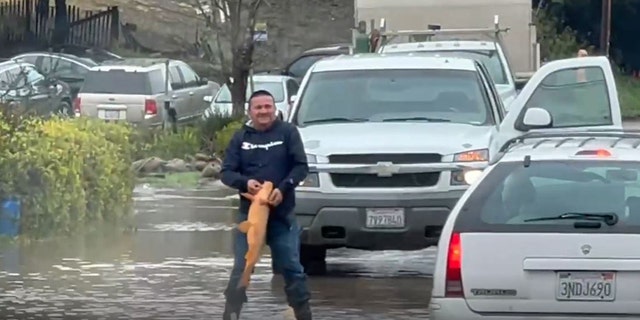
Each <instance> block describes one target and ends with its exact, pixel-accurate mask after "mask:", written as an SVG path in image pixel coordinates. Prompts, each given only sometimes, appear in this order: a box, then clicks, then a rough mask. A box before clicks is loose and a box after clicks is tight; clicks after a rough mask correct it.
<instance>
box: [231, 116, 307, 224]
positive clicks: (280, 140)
mask: <svg viewBox="0 0 640 320" xmlns="http://www.w3.org/2000/svg"><path fill="white" fill-rule="evenodd" d="M308 172H309V166H308V164H307V155H306V153H305V151H304V145H303V144H302V138H301V137H300V133H299V132H298V129H297V128H296V127H295V126H293V125H292V124H290V123H287V122H283V121H280V120H276V122H275V123H274V124H273V126H271V128H269V129H268V130H266V131H258V130H256V129H254V128H253V127H251V126H249V125H245V126H244V127H243V128H242V129H240V130H238V131H237V132H236V133H235V134H234V135H233V137H232V138H231V141H230V142H229V145H228V146H227V149H226V151H225V158H224V162H223V163H222V183H224V184H225V185H227V186H230V187H232V188H235V189H237V190H239V191H240V192H247V181H249V179H255V180H257V181H259V182H261V183H262V182H264V181H271V182H273V184H274V186H275V187H276V188H278V189H280V191H281V192H282V198H283V199H282V203H280V205H278V206H277V207H276V208H275V209H274V210H273V211H272V212H271V214H272V216H275V217H278V218H283V219H285V220H286V218H287V215H289V214H291V213H293V208H294V207H295V204H296V200H295V192H294V189H295V187H296V186H297V185H298V184H299V183H300V182H301V181H302V180H304V179H305V178H306V177H307V173H308ZM240 198H241V200H240V212H243V213H245V214H246V213H248V212H249V205H250V204H251V203H250V201H249V200H247V199H245V198H244V197H242V196H241V197H240Z"/></svg>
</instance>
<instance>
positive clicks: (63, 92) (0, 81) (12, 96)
mask: <svg viewBox="0 0 640 320" xmlns="http://www.w3.org/2000/svg"><path fill="white" fill-rule="evenodd" d="M0 102H2V103H4V104H7V105H11V106H12V107H20V110H22V111H24V112H33V113H35V114H36V115H40V116H44V117H48V116H50V115H52V114H58V115H62V116H71V117H72V116H73V115H74V113H73V109H72V108H71V90H70V88H69V85H67V84H66V83H64V82H62V81H59V80H55V79H51V78H46V77H45V76H44V75H42V74H41V73H39V72H38V70H37V69H36V68H35V66H34V65H32V64H29V63H25V62H20V61H13V60H9V61H5V62H2V63H0Z"/></svg>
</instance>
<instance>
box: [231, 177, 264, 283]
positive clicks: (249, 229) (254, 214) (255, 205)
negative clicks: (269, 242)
mask: <svg viewBox="0 0 640 320" xmlns="http://www.w3.org/2000/svg"><path fill="white" fill-rule="evenodd" d="M272 191H273V183H272V182H270V181H266V182H264V183H263V184H262V188H261V189H260V191H258V193H256V194H255V195H252V194H250V193H242V194H241V195H242V196H243V197H245V198H247V199H248V200H250V201H251V206H249V215H248V216H247V220H246V221H243V222H241V223H240V224H238V230H239V231H240V232H242V233H245V234H247V244H248V250H247V254H246V255H245V256H244V258H245V266H244V271H243V272H242V276H241V277H240V282H239V283H238V288H247V287H249V282H250V281H251V274H253V271H254V269H255V267H256V264H258V261H260V255H261V254H262V249H263V248H264V246H265V242H266V239H267V222H268V221H269V213H270V211H271V207H270V203H269V195H271V192H272Z"/></svg>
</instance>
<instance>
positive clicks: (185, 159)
mask: <svg viewBox="0 0 640 320" xmlns="http://www.w3.org/2000/svg"><path fill="white" fill-rule="evenodd" d="M184 161H186V162H188V163H194V162H195V161H196V158H195V157H194V156H192V155H186V156H185V157H184Z"/></svg>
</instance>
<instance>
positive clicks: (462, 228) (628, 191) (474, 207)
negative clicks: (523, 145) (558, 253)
mask: <svg viewBox="0 0 640 320" xmlns="http://www.w3.org/2000/svg"><path fill="white" fill-rule="evenodd" d="M639 173H640V163H638V162H622V161H590V160H589V161H585V160H570V161H538V162H531V163H530V165H529V166H525V165H524V164H523V163H522V162H511V163H507V162H505V163H500V164H498V165H497V166H496V167H495V168H494V169H493V170H492V171H491V172H490V173H489V174H488V175H487V176H486V177H485V179H483V180H482V181H481V182H479V185H478V187H477V188H476V189H475V191H474V192H473V194H471V195H470V197H469V199H468V200H467V201H466V202H465V204H464V205H463V207H462V210H461V212H460V214H459V215H458V217H457V219H456V222H455V226H454V229H456V230H457V231H459V232H571V233H575V232H596V233H599V232H605V233H606V232H609V233H628V232H631V233H638V232H640V185H639V184H638V175H639ZM571 213H587V214H589V213H592V214H610V213H615V214H616V215H617V216H618V217H619V221H618V223H616V224H615V225H613V226H609V225H606V224H605V223H601V227H600V228H591V229H582V228H580V229H577V228H576V226H575V222H576V221H584V220H571V219H567V220H543V221H529V220H530V219H536V218H546V217H554V216H558V215H561V214H571Z"/></svg>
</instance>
